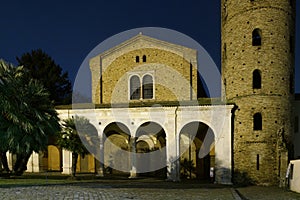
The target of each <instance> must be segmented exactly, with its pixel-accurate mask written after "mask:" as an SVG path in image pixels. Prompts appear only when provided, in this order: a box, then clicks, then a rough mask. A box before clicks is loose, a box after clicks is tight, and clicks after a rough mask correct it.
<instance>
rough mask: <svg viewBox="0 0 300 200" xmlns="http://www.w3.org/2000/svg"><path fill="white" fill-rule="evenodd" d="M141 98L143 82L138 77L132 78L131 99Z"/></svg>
mask: <svg viewBox="0 0 300 200" xmlns="http://www.w3.org/2000/svg"><path fill="white" fill-rule="evenodd" d="M140 98H141V82H140V78H139V77H138V76H136V75H134V76H132V77H131V78H130V99H140Z"/></svg>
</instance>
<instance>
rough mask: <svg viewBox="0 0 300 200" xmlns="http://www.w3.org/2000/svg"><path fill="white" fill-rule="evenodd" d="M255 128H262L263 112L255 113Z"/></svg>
mask: <svg viewBox="0 0 300 200" xmlns="http://www.w3.org/2000/svg"><path fill="white" fill-rule="evenodd" d="M253 130H262V116H261V113H255V114H254V115H253Z"/></svg>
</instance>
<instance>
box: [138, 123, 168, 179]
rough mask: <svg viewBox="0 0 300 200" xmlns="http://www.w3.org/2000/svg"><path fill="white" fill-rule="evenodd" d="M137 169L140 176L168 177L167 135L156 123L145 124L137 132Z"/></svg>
mask: <svg viewBox="0 0 300 200" xmlns="http://www.w3.org/2000/svg"><path fill="white" fill-rule="evenodd" d="M135 138H136V169H137V172H138V173H139V174H140V175H148V176H149V175H150V176H151V175H152V176H154V175H155V176H160V177H165V176H166V168H165V167H166V133H165V130H164V129H163V128H162V126H161V125H159V124H158V123H156V122H152V121H150V122H145V123H143V124H141V125H140V126H139V128H138V129H137V131H136V135H135Z"/></svg>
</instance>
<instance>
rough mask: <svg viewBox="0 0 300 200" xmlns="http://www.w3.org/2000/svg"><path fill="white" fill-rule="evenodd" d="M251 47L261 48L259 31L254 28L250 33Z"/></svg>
mask: <svg viewBox="0 0 300 200" xmlns="http://www.w3.org/2000/svg"><path fill="white" fill-rule="evenodd" d="M252 45H253V46H261V30H260V29H259V28H256V29H254V30H253V32H252Z"/></svg>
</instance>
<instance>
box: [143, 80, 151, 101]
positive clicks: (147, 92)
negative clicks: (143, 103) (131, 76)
mask: <svg viewBox="0 0 300 200" xmlns="http://www.w3.org/2000/svg"><path fill="white" fill-rule="evenodd" d="M152 98H153V79H152V76H150V75H145V76H144V77H143V99H152Z"/></svg>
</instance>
